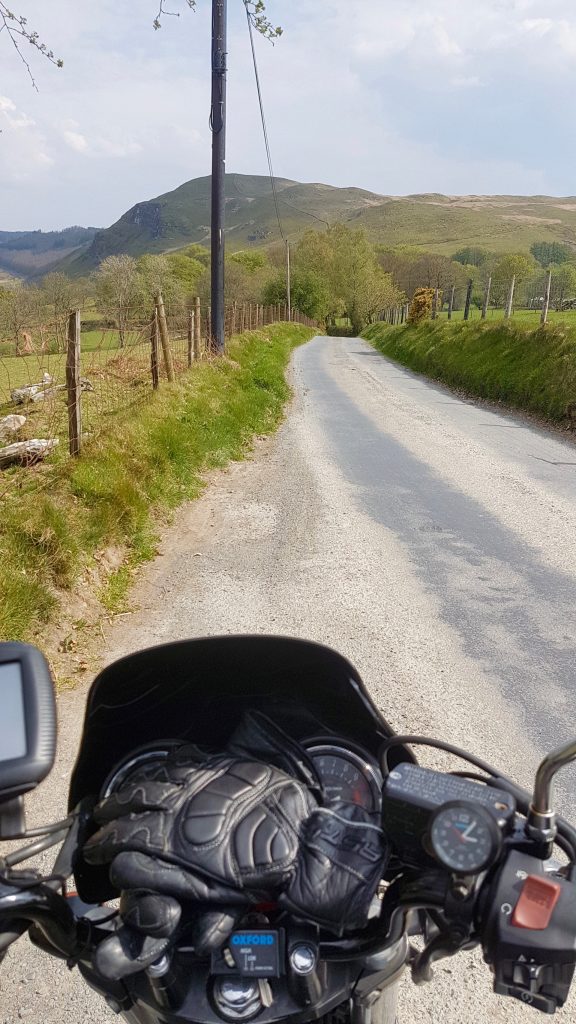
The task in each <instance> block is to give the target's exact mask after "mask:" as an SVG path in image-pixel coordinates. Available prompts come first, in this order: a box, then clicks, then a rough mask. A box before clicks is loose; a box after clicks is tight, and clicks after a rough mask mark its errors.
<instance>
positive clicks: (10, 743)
mask: <svg viewBox="0 0 576 1024" xmlns="http://www.w3.org/2000/svg"><path fill="white" fill-rule="evenodd" d="M55 753H56V701H55V697H54V686H53V683H52V677H51V675H50V669H49V667H48V663H47V661H46V659H45V657H44V655H43V654H41V653H40V651H39V650H37V648H36V647H32V646H31V645H30V644H21V643H0V815H2V813H3V808H4V807H5V805H6V804H7V802H8V801H13V800H15V799H16V798H17V797H20V796H22V794H23V793H27V792H28V791H29V790H31V789H34V788H35V787H36V786H37V785H38V783H39V782H41V781H42V779H44V778H45V777H46V775H48V772H49V771H50V770H51V768H52V766H53V764H54V756H55Z"/></svg>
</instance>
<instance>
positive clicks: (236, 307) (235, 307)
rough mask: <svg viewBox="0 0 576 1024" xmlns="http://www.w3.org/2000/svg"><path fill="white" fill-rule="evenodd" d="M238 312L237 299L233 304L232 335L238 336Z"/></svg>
mask: <svg viewBox="0 0 576 1024" xmlns="http://www.w3.org/2000/svg"><path fill="white" fill-rule="evenodd" d="M237 312H238V303H237V302H236V299H234V302H233V303H232V327H231V330H230V334H236V331H237Z"/></svg>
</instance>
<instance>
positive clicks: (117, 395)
mask: <svg viewBox="0 0 576 1024" xmlns="http://www.w3.org/2000/svg"><path fill="white" fill-rule="evenodd" d="M186 347H187V346H186V342H185V341H182V340H178V339H173V340H172V350H173V356H174V365H175V369H176V371H177V373H180V372H182V371H183V370H185V369H186V366H187V352H186ZM14 352H15V347H14V345H12V344H7V343H6V342H3V343H2V344H1V345H0V417H2V416H7V415H9V414H10V413H16V414H19V415H24V416H26V418H27V421H26V424H25V425H24V427H23V428H22V430H21V432H20V433H19V435H18V440H26V439H28V438H32V437H58V438H59V439H60V447H59V449H58V450H57V453H55V455H54V456H53V458H56V459H59V458H62V457H65V455H66V451H67V436H68V425H67V409H66V392H65V391H64V390H59V391H58V392H57V393H56V394H55V395H54V396H52V397H50V398H49V399H47V400H44V401H42V402H27V403H25V404H23V405H15V404H14V402H13V401H12V399H11V397H10V393H11V391H12V390H13V389H14V388H19V387H23V386H28V385H32V384H39V383H40V382H41V381H42V377H43V374H44V373H48V374H50V376H51V377H52V378H53V381H54V385H56V386H57V385H62V384H64V383H65V380H66V356H65V354H64V353H61V352H52V353H50V352H43V353H42V352H34V353H30V354H29V355H20V356H17V355H15V354H14ZM159 370H160V376H161V378H162V376H163V368H162V365H160V367H159ZM80 372H81V375H82V377H84V378H86V379H87V380H89V381H90V384H91V385H92V387H93V389H94V390H93V391H85V392H84V393H83V396H82V425H83V430H84V431H85V432H87V433H89V434H94V433H99V432H100V431H101V430H102V429H106V428H107V426H108V423H109V420H110V417H113V416H115V415H117V413H118V412H119V410H121V409H127V408H129V407H131V406H133V405H134V404H136V403H138V402H140V401H142V399H143V398H145V397H146V396H147V395H149V394H150V392H151V389H152V378H151V369H150V343H149V341H148V340H147V338H146V336H145V333H144V334H143V333H142V332H137V331H132V332H126V334H125V344H124V347H123V348H120V343H119V337H118V332H117V331H101V330H97V331H85V332H83V333H82V342H81V371H80Z"/></svg>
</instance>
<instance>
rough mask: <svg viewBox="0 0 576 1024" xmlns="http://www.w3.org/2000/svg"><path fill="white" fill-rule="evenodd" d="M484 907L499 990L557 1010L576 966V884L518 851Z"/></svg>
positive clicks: (488, 955)
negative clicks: (547, 869)
mask: <svg viewBox="0 0 576 1024" xmlns="http://www.w3.org/2000/svg"><path fill="white" fill-rule="evenodd" d="M548 863H549V862H548ZM484 909H485V916H484V920H483V922H482V925H481V930H482V934H483V942H482V945H483V950H484V959H485V960H486V962H487V963H489V964H490V965H491V966H492V969H493V972H494V991H495V992H496V993H497V994H498V995H507V996H512V997H513V998H515V999H519V1000H521V1002H523V1003H525V1004H526V1005H527V1006H532V1007H534V1008H535V1009H538V1010H541V1011H542V1012H544V1013H554V1012H555V1011H556V1009H557V1008H558V1007H561V1006H563V1005H564V1003H565V1002H566V999H567V998H568V992H569V989H570V983H571V981H572V977H573V975H574V967H575V964H576V929H575V922H576V884H574V882H573V881H569V880H568V879H567V878H565V877H564V876H563V875H562V874H558V873H551V872H550V871H546V869H545V864H544V862H542V861H541V860H537V859H536V858H535V857H532V856H529V855H528V854H526V853H523V852H520V851H518V850H512V851H511V852H510V853H509V855H508V857H507V858H506V859H505V861H504V863H503V865H502V867H501V868H500V869H499V871H498V873H497V875H496V876H495V879H494V881H493V883H492V886H491V888H490V889H489V891H488V893H487V894H486V899H485V902H484Z"/></svg>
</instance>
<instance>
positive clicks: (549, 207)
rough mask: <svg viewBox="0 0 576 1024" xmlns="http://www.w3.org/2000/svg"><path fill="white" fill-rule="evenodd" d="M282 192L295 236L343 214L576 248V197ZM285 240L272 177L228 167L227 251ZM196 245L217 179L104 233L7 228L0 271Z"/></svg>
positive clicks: (83, 270)
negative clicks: (275, 200)
mask: <svg viewBox="0 0 576 1024" xmlns="http://www.w3.org/2000/svg"><path fill="white" fill-rule="evenodd" d="M276 191H277V195H278V204H279V210H280V216H281V218H282V224H283V228H284V231H285V233H286V234H287V235H288V236H289V237H290V238H291V239H292V240H293V241H296V240H297V239H298V237H299V236H300V235H302V234H303V232H304V231H305V230H307V229H308V228H317V229H318V228H319V229H322V228H323V226H325V225H326V224H333V223H335V222H336V221H344V222H347V223H349V224H350V226H351V227H354V226H357V227H363V228H365V229H366V231H367V233H368V235H369V237H370V238H371V239H372V241H373V242H375V243H378V244H380V245H387V246H396V245H414V246H419V247H421V248H423V249H428V250H431V251H433V252H440V253H443V254H445V255H451V254H452V253H453V252H455V251H456V250H457V249H460V248H462V247H464V246H481V247H483V248H486V249H491V250H494V251H496V252H511V251H516V252H528V250H529V248H530V246H531V244H532V243H533V242H536V241H538V242H540V241H557V242H564V243H566V244H568V245H570V246H573V247H574V250H575V252H576V197H568V198H564V199H555V198H552V197H550V196H444V195H440V194H438V193H432V194H422V195H410V196H383V195H378V194H377V193H375V192H368V191H366V190H364V189H360V188H335V187H334V186H332V185H324V184H320V183H317V182H316V183H308V184H306V183H302V182H297V181H291V180H289V179H287V178H278V179H276ZM74 232H77V233H78V232H79V233H84V234H73V233H74ZM279 237H280V234H279V230H278V223H277V219H276V210H275V205H274V199H273V196H272V191H271V188H270V181H269V179H268V178H267V177H263V176H257V175H246V174H227V175H226V241H227V247H228V250H229V251H235V250H238V249H247V248H251V247H260V246H266V245H269V244H270V243H271V242H275V241H277V240H278V239H279ZM18 240H19V241H18ZM51 240H52V241H51ZM191 242H197V243H199V244H201V245H206V246H209V244H210V177H203V178H194V179H193V180H192V181H187V182H185V184H183V185H180V187H179V188H176V189H174V191H172V192H167V193H165V195H161V196H158V197H157V198H156V199H150V200H147V201H145V202H140V203H137V204H136V206H133V207H132V208H131V209H130V210H128V211H127V212H126V213H125V214H123V215H122V217H120V219H119V220H117V221H116V223H115V224H112V226H111V227H109V228H106V229H105V230H96V229H95V228H68V229H66V231H62V232H47V233H42V232H29V233H23V234H20V235H18V233H16V232H12V233H9V232H0V269H2V268H4V269H6V270H8V271H11V272H13V273H17V274H18V273H19V274H25V275H34V274H36V275H38V273H40V272H44V273H45V272H46V271H47V270H48V269H53V268H56V267H57V268H58V269H61V270H65V271H66V272H67V273H70V274H74V275H82V274H87V273H90V271H91V270H93V269H94V268H95V267H97V266H98V264H99V263H100V262H101V260H103V259H104V258H105V257H106V256H110V255H113V254H115V253H121V252H127V253H130V254H132V255H133V256H140V255H141V254H142V253H145V252H167V251H170V250H174V249H179V248H182V247H183V246H185V245H189V244H190V243H191ZM16 243H17V244H16ZM58 246H60V247H61V248H60V249H58ZM58 257H59V259H58V261H57V262H56V260H57V258H58Z"/></svg>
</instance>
